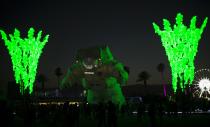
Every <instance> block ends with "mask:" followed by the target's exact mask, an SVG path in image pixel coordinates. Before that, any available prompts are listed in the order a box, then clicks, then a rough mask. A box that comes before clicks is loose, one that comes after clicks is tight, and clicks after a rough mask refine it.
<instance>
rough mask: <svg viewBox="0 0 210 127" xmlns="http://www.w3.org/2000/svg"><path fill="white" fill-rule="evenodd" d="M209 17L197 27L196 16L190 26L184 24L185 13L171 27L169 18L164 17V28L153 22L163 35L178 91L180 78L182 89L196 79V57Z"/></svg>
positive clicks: (157, 31)
mask: <svg viewBox="0 0 210 127" xmlns="http://www.w3.org/2000/svg"><path fill="white" fill-rule="evenodd" d="M207 20H208V18H205V20H204V22H203V24H202V25H201V28H197V27H196V16H194V17H193V18H192V19H191V22H190V27H189V28H187V26H185V25H184V24H183V15H182V14H180V13H178V14H177V16H176V24H175V25H174V26H173V28H172V27H171V24H170V22H169V21H168V20H167V19H163V26H164V30H160V28H159V26H158V25H156V24H155V23H153V27H154V29H155V33H157V34H158V35H159V36H160V37H161V41H162V45H163V47H164V48H165V51H166V55H167V56H168V60H169V62H170V66H171V71H172V85H173V90H174V92H176V90H177V84H178V79H180V81H179V85H180V87H181V89H182V90H184V89H185V87H186V85H187V84H192V81H193V79H194V70H195V67H194V59H195V56H196V53H197V50H198V42H199V40H200V38H201V35H202V33H203V30H204V28H205V27H206V24H207Z"/></svg>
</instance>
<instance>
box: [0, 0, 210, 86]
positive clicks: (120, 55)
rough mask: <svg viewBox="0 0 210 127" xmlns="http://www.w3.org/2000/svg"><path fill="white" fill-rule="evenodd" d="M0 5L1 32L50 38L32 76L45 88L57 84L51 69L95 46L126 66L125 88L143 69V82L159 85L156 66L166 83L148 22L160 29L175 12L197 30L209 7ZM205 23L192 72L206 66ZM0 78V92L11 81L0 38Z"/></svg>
mask: <svg viewBox="0 0 210 127" xmlns="http://www.w3.org/2000/svg"><path fill="white" fill-rule="evenodd" d="M1 5H2V7H1V8H0V11H1V12H2V14H1V15H0V29H2V30H4V31H5V32H6V33H7V34H9V33H13V31H14V28H18V29H19V30H20V31H21V34H22V35H23V36H24V35H26V32H27V31H28V29H29V28H30V27H34V28H35V30H36V31H38V30H43V33H44V35H46V34H49V35H50V37H49V41H48V43H47V45H46V46H45V47H44V49H43V53H42V55H41V57H40V59H39V64H38V70H37V75H38V74H41V73H43V74H45V75H46V76H47V77H48V78H49V81H48V82H47V87H54V86H57V79H56V76H55V75H54V70H55V69H56V67H61V69H62V70H63V72H64V73H65V72H66V71H67V68H68V67H69V66H70V65H71V63H72V62H73V60H74V58H75V55H76V51H77V50H78V49H80V48H87V47H90V46H96V45H108V46H109V47H110V49H111V51H112V53H113V55H114V56H115V57H116V59H118V60H119V61H121V62H122V63H123V64H125V65H126V66H129V67H130V76H129V82H128V84H135V83H136V79H137V75H138V73H139V72H141V71H144V70H145V71H148V72H149V73H150V74H151V79H150V80H149V81H148V84H161V80H160V79H161V78H160V73H159V72H158V71H157V69H156V67H157V65H158V64H159V63H164V64H165V66H166V68H165V78H166V82H167V83H169V84H171V76H170V75H171V72H170V67H169V62H168V59H167V56H166V55H165V51H164V48H163V47H162V45H161V40H160V38H159V37H158V36H157V35H156V34H155V32H154V29H153V26H152V22H156V23H157V24H158V25H160V26H162V19H163V18H166V19H168V20H169V21H170V22H172V23H174V21H175V17H176V14H177V13H178V12H181V13H182V14H183V15H184V23H185V24H187V25H189V23H190V19H191V18H192V17H193V16H194V15H196V16H197V22H198V23H197V25H198V26H200V25H201V23H202V22H203V20H204V18H205V17H210V13H209V12H210V9H209V5H210V3H209V1H206V0H203V1H202V2H201V1H199V0H191V1H178V0H170V1H165V0H164V1H161V2H158V1H152V0H147V1H146V0H144V1H141V2H138V3H137V2H136V3H133V2H122V1H121V2H120V3H117V2H108V1H104V2H99V1H98V2H85V3H83V2H80V3H79V2H75V1H67V0H60V1H50V0H45V1H42V0H36V1H28V0H23V1H21V2H19V1H17V0H10V1H4V2H1ZM209 22H210V21H208V23H207V26H206V28H205V30H204V32H203V34H202V37H201V40H200V42H199V47H198V53H197V56H196V58H195V68H196V70H198V69H202V68H210V60H208V59H209V57H208V54H209V51H210V38H209V37H208V33H210V24H209ZM23 36H22V37H23ZM0 75H1V76H0V82H1V86H0V88H1V89H2V88H3V89H4V88H5V86H6V85H7V82H8V81H11V80H14V76H13V71H12V64H11V59H10V56H9V54H8V51H7V49H6V47H5V45H4V42H3V40H2V39H0ZM51 85H52V86H51Z"/></svg>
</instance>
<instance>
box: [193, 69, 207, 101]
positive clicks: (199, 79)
mask: <svg viewBox="0 0 210 127" xmlns="http://www.w3.org/2000/svg"><path fill="white" fill-rule="evenodd" d="M192 88H193V95H194V96H195V97H198V98H206V99H208V100H210V70H209V69H201V70H198V71H196V72H195V80H194V81H193V87H192Z"/></svg>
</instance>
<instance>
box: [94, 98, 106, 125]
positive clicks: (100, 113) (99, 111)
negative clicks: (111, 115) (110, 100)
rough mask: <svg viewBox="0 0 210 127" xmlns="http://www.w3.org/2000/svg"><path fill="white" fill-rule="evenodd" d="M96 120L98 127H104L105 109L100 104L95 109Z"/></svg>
mask: <svg viewBox="0 0 210 127" xmlns="http://www.w3.org/2000/svg"><path fill="white" fill-rule="evenodd" d="M96 113H97V115H96V117H97V119H98V127H102V126H104V127H106V107H105V105H104V104H103V103H102V102H100V103H99V104H98V107H97V112H96Z"/></svg>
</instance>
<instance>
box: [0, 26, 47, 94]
mask: <svg viewBox="0 0 210 127" xmlns="http://www.w3.org/2000/svg"><path fill="white" fill-rule="evenodd" d="M34 32H35V31H34V29H33V28H30V29H29V31H28V37H27V38H23V39H22V38H21V36H20V31H19V30H18V29H15V30H14V35H12V34H9V38H8V37H7V35H6V33H5V32H4V31H3V30H0V33H1V35H2V39H3V40H4V42H5V45H6V47H7V49H8V51H9V54H10V56H11V59H12V65H13V71H14V76H15V80H16V83H17V84H19V85H20V92H21V94H24V91H25V90H29V93H30V94H31V93H32V92H33V83H34V81H35V77H36V72H37V65H38V60H39V57H40V55H41V53H42V49H43V47H44V46H45V44H46V43H47V41H48V37H49V35H46V36H45V37H44V39H43V40H42V39H41V36H42V31H39V32H38V35H37V36H36V37H35V35H34Z"/></svg>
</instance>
